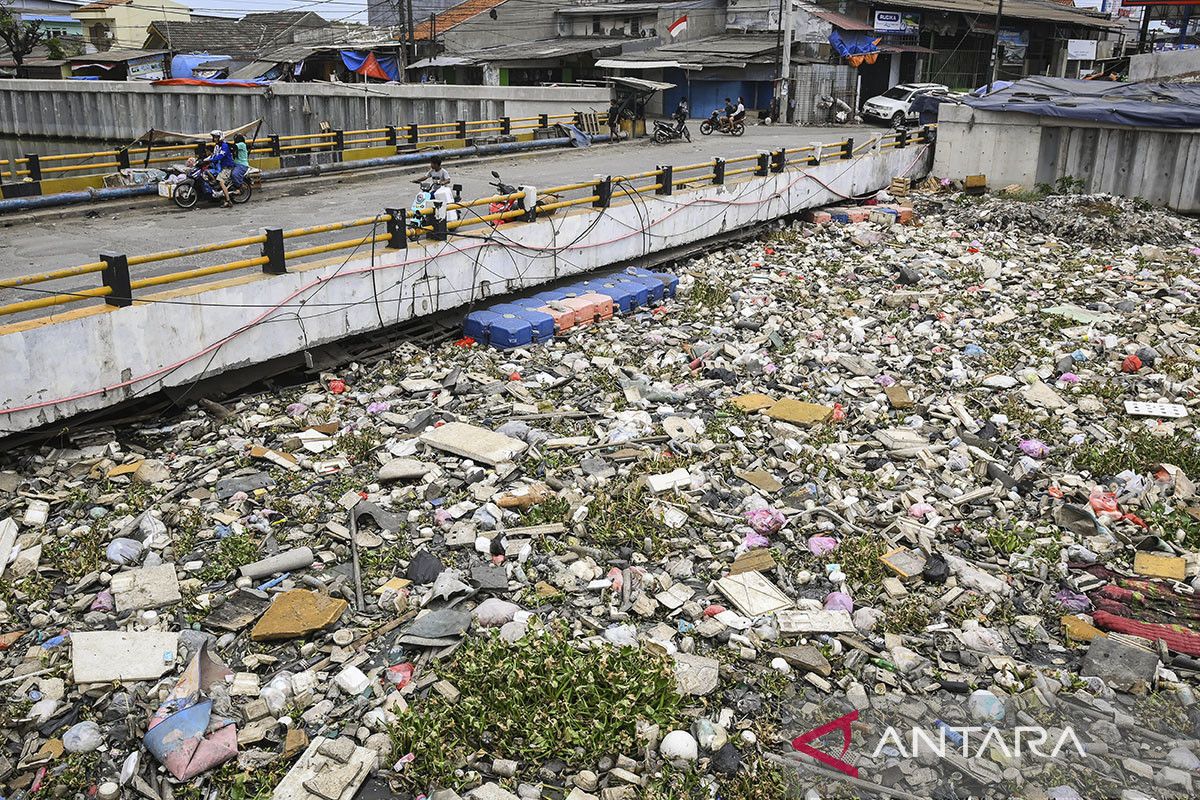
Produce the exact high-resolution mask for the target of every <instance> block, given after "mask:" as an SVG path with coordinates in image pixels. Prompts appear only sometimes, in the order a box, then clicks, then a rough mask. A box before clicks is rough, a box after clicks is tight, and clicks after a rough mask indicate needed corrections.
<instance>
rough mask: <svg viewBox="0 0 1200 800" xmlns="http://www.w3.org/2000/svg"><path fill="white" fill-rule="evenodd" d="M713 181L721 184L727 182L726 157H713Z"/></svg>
mask: <svg viewBox="0 0 1200 800" xmlns="http://www.w3.org/2000/svg"><path fill="white" fill-rule="evenodd" d="M713 183H714V184H716V185H718V186H720V185H721V184H723V183H725V159H723V158H714V159H713Z"/></svg>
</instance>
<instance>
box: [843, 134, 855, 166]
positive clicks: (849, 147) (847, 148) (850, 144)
mask: <svg viewBox="0 0 1200 800" xmlns="http://www.w3.org/2000/svg"><path fill="white" fill-rule="evenodd" d="M852 158H854V139H847V140H846V144H845V145H843V146H842V161H849V160H850V159H852Z"/></svg>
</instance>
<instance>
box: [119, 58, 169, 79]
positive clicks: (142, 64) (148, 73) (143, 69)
mask: <svg viewBox="0 0 1200 800" xmlns="http://www.w3.org/2000/svg"><path fill="white" fill-rule="evenodd" d="M128 66H129V80H131V81H133V80H138V81H161V80H162V79H163V78H165V77H166V76H165V75H163V57H162V56H151V57H150V58H141V59H138V60H137V61H130V62H129V65H128Z"/></svg>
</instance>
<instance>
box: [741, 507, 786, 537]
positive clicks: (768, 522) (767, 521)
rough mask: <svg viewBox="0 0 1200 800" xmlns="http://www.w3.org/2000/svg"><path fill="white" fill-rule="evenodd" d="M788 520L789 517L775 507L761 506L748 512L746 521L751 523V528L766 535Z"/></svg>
mask: <svg viewBox="0 0 1200 800" xmlns="http://www.w3.org/2000/svg"><path fill="white" fill-rule="evenodd" d="M786 521H787V519H786V518H785V517H784V516H783V514H782V513H781V512H779V511H776V510H775V509H773V508H760V509H758V510H756V511H747V512H746V522H748V523H749V524H750V527H751V528H753V529H754V530H755V531H757V532H758V533H761V534H762V535H764V536H766V535H767V534H769V533H775V532H776V531H778V530H779V529H780V528H782V527H783V523H784V522H786Z"/></svg>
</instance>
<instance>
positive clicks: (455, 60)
mask: <svg viewBox="0 0 1200 800" xmlns="http://www.w3.org/2000/svg"><path fill="white" fill-rule="evenodd" d="M474 63H475V62H474V61H473V60H471V59H469V58H465V57H463V56H434V57H433V58H423V59H421V60H420V61H414V62H413V63H412V64H409V65H408V66H407V67H405V69H425V68H428V67H462V66H466V65H469V64H474Z"/></svg>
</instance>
